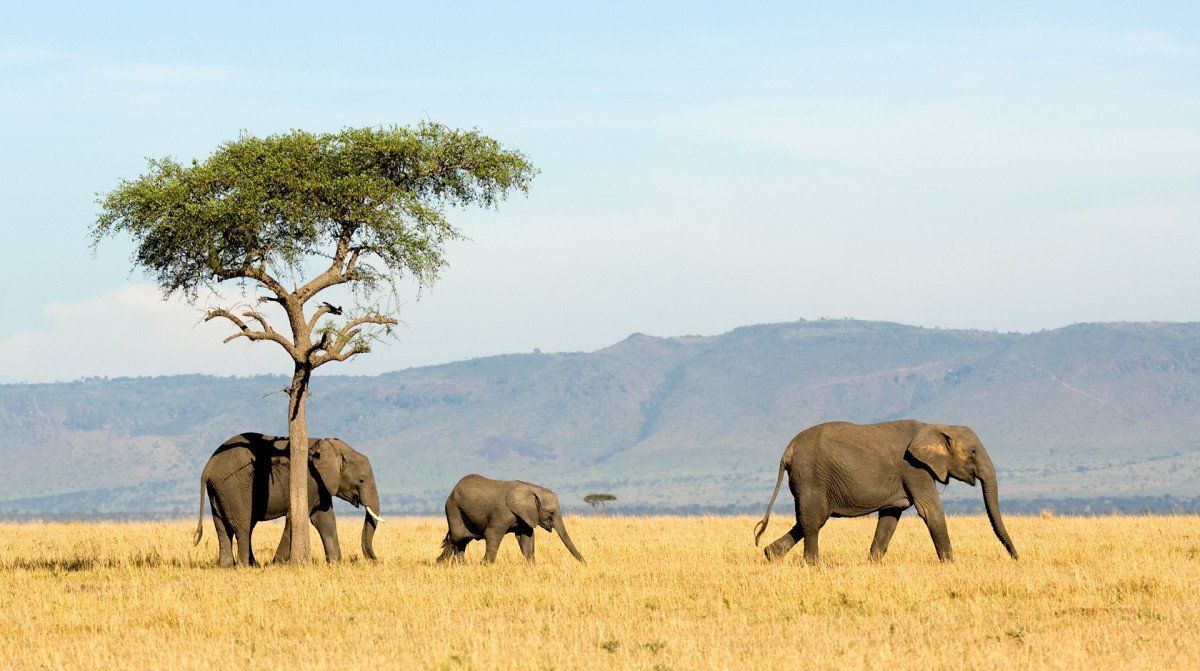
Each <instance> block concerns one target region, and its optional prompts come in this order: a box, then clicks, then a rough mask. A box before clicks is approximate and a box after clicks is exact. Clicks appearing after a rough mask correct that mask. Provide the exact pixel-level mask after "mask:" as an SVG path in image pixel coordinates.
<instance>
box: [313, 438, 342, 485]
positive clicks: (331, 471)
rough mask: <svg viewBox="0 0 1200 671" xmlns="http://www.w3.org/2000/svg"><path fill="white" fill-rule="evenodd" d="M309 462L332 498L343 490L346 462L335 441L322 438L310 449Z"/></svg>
mask: <svg viewBox="0 0 1200 671" xmlns="http://www.w3.org/2000/svg"><path fill="white" fill-rule="evenodd" d="M308 460H309V463H311V464H312V467H313V470H315V471H316V472H317V479H318V480H319V481H320V482H321V486H322V487H324V488H325V491H327V492H329V495H330V496H334V495H336V494H337V493H338V489H340V488H341V484H342V464H343V462H344V461H345V459H344V458H343V456H342V453H341V451H340V450H338V449H337V446H336V445H335V444H334V443H333V441H330V440H327V439H325V438H322V439H320V440H318V441H317V443H316V444H315V445H313V446H312V447H310V448H308Z"/></svg>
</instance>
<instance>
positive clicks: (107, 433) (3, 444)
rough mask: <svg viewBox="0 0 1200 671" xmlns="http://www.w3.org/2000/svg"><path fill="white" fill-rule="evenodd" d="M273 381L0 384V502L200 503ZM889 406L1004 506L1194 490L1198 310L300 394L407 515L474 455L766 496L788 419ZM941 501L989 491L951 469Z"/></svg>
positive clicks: (644, 498) (690, 340)
mask: <svg viewBox="0 0 1200 671" xmlns="http://www.w3.org/2000/svg"><path fill="white" fill-rule="evenodd" d="M284 384H285V379H284V378H283V377H278V378H276V377H266V376H264V377H250V378H216V377H209V376H200V375H188V376H172V377H156V378H120V379H88V380H82V381H78V382H72V383H65V384H17V385H3V386H0V437H2V438H3V440H0V463H2V464H4V468H2V469H0V513H6V514H10V515H12V514H45V515H57V514H64V515H84V514H101V515H121V514H131V515H142V514H162V515H175V514H189V515H190V514H194V513H195V505H196V496H197V493H198V484H197V483H198V476H199V472H200V469H201V467H202V465H203V463H204V461H205V460H206V459H207V457H208V456H209V454H211V452H212V450H213V449H214V448H215V447H216V446H217V445H218V444H219V443H220V442H221V441H222V440H224V439H225V438H226V437H228V436H229V435H231V434H233V433H236V432H239V431H246V430H257V431H264V432H274V433H284V432H285V423H284V422H283V414H284V413H283V406H284V404H285V399H284V396H283V395H282V394H278V393H276V394H270V392H273V391H276V390H278V389H280V388H281V387H282V386H284ZM264 394H268V395H266V396H264ZM901 417H914V418H919V419H926V420H929V421H940V422H948V423H958V424H968V425H971V426H972V427H974V428H975V429H976V431H977V432H978V433H979V435H980V436H981V437H982V438H983V440H984V443H985V444H986V445H987V446H988V447H989V450H990V451H991V453H992V456H993V458H994V460H995V461H996V464H997V466H998V468H999V469H1000V476H1001V479H1000V487H1001V488H1000V493H1001V500H1002V502H1003V503H1008V502H1012V504H1013V505H1020V502H1021V501H1026V502H1028V501H1044V500H1063V499H1070V498H1076V499H1088V500H1094V499H1100V498H1106V499H1127V500H1130V501H1134V500H1150V499H1152V498H1153V499H1154V500H1159V501H1168V502H1169V501H1173V500H1178V498H1179V497H1193V496H1195V495H1196V494H1198V493H1200V324H1174V323H1112V324H1080V325H1076V326H1070V327H1066V328H1061V329H1056V330H1052V331H1042V332H1038V333H1033V334H1014V333H996V332H984V331H963V330H947V329H927V328H918V327H913V326H904V325H901V324H893V323H883V322H864V321H854V320H821V321H801V322H796V323H786V324H766V325H758V326H747V327H743V328H738V329H735V330H733V331H730V332H728V333H725V334H722V335H718V336H710V337H700V336H685V337H675V338H659V337H652V336H647V335H642V334H634V335H632V336H630V337H628V338H626V339H625V340H623V341H621V342H619V343H617V344H615V345H612V346H611V347H608V348H605V349H602V350H599V351H597V352H591V353H570V354H541V353H534V354H513V355H506V356H496V357H487V358H482V359H473V360H470V361H463V362H459V363H452V364H446V365H440V366H430V367H425V368H415V369H410V370H404V371H399V372H394V373H387V374H384V375H378V376H373V377H350V376H322V377H318V378H317V379H316V380H315V381H314V384H313V397H312V402H311V406H310V411H309V418H310V431H311V433H312V435H318V436H320V435H336V436H339V437H341V438H343V439H345V440H347V441H349V442H350V443H351V444H352V445H355V446H356V447H357V448H358V449H360V450H361V451H363V452H365V453H366V454H368V455H369V456H370V457H371V459H372V461H373V463H374V464H375V468H376V472H377V475H378V478H379V482H380V487H381V490H382V491H383V493H384V507H385V509H387V510H389V511H407V512H430V511H436V510H438V509H439V508H440V505H441V502H442V500H443V497H444V496H445V494H446V492H448V491H449V489H450V487H451V486H453V484H454V482H455V481H456V480H457V479H458V478H459V477H460V476H461V475H463V474H465V473H469V472H482V473H486V474H490V475H493V476H496V477H505V478H508V477H521V478H523V479H528V480H534V481H538V482H542V483H544V484H546V485H548V486H551V487H552V488H555V489H557V490H558V491H559V492H560V494H562V495H563V498H564V500H565V502H566V503H567V504H568V505H574V506H576V507H578V508H582V507H584V506H583V504H582V500H581V499H582V497H583V496H584V495H585V494H587V493H591V492H597V491H603V492H612V493H614V494H616V495H617V497H618V500H617V502H616V503H615V504H613V505H612V510H614V511H621V510H627V511H650V510H689V511H702V510H712V511H732V510H755V511H757V510H758V509H759V508H761V506H763V505H765V503H766V499H767V497H768V496H769V494H770V489H771V486H772V484H773V483H774V474H775V468H776V464H777V463H778V459H779V456H780V454H781V453H782V451H783V448H784V446H785V445H786V444H787V442H788V440H789V439H791V437H792V436H793V435H795V434H796V433H797V432H798V431H800V430H801V429H803V428H805V427H807V426H810V425H812V424H816V423H819V422H823V421H828V420H834V419H844V420H851V421H856V422H875V421H883V420H889V419H895V418H901ZM946 495H947V497H950V498H954V497H958V498H964V499H970V500H975V499H978V496H979V495H978V492H977V490H973V489H971V488H969V487H967V486H965V485H962V484H957V485H951V487H950V489H949V490H948V491H947V494H946ZM1155 497H1157V498H1155ZM1164 497H1165V498H1164ZM789 500H790V497H789ZM790 505H791V504H790V502H785V503H784V504H783V506H782V507H783V508H787V507H789V506H790ZM961 505H967V504H965V503H964V504H961Z"/></svg>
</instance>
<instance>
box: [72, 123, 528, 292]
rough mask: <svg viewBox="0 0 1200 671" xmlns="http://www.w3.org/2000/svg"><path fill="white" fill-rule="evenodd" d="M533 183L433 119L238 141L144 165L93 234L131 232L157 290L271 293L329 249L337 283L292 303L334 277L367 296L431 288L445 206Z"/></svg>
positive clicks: (519, 162)
mask: <svg viewBox="0 0 1200 671" xmlns="http://www.w3.org/2000/svg"><path fill="white" fill-rule="evenodd" d="M535 174H536V171H535V170H534V168H533V166H532V165H531V164H530V162H529V161H528V159H526V157H525V156H524V155H522V154H521V153H520V152H517V151H513V150H507V149H504V148H503V147H501V146H500V144H499V143H498V142H497V141H496V140H494V139H492V138H490V137H487V136H485V135H482V134H480V133H479V132H478V131H475V130H470V131H463V130H454V129H449V128H447V127H445V126H442V125H439V124H434V123H422V124H420V125H418V126H416V127H415V128H406V127H400V126H390V127H386V128H354V129H346V130H342V131H340V132H337V133H310V132H306V131H300V130H294V131H291V132H289V133H285V134H281V135H271V136H268V137H265V138H258V137H254V136H251V135H245V134H243V135H242V136H240V137H238V138H237V139H236V140H233V141H231V142H227V143H225V144H223V145H221V146H220V147H219V148H218V149H217V151H216V152H214V153H213V154H212V155H211V156H210V157H208V158H207V159H205V160H203V161H200V160H192V161H191V163H190V164H186V165H185V164H183V163H180V162H179V161H177V160H175V159H172V158H162V159H156V160H150V161H149V171H148V172H147V173H146V174H144V175H142V176H140V177H138V178H137V179H134V180H127V181H122V182H121V183H120V185H119V186H118V187H117V188H116V189H114V190H113V191H112V192H110V193H109V194H108V195H107V196H105V197H104V198H103V199H102V200H101V206H102V210H101V213H100V215H99V217H98V218H97V220H96V223H95V225H94V227H93V228H92V238H93V241H94V242H98V241H99V240H100V239H102V238H104V237H106V236H109V235H112V234H117V233H125V234H128V235H130V236H132V237H133V239H134V241H135V242H136V243H137V249H136V252H135V255H134V262H135V264H136V265H137V266H139V267H141V268H143V269H145V270H146V271H147V272H148V273H150V274H152V275H153V276H154V277H155V279H156V280H157V282H158V284H159V286H160V287H162V289H163V290H164V292H166V293H167V294H168V295H170V294H174V293H177V292H178V293H183V294H185V295H187V296H188V297H189V298H194V297H195V296H196V292H197V290H198V289H200V288H203V287H212V286H214V285H216V284H218V283H220V282H223V281H226V280H230V279H238V278H241V279H249V280H255V281H258V282H260V283H262V284H263V285H264V286H265V287H266V288H267V289H269V290H272V291H274V292H275V293H276V294H279V293H282V292H281V291H279V289H282V286H281V285H279V282H278V281H277V279H278V277H279V276H280V275H281V274H283V273H288V272H291V273H300V272H302V271H303V264H304V262H305V261H306V260H308V259H310V258H311V257H327V258H332V257H336V255H337V254H339V253H340V254H343V255H345V256H346V257H347V258H343V259H342V260H343V261H346V260H348V259H354V260H355V263H354V265H353V266H352V267H351V268H350V270H349V272H348V273H347V274H346V276H345V277H337V276H335V275H333V274H330V275H329V276H320V277H317V278H313V279H312V280H310V282H309V284H308V285H306V287H305V288H304V290H303V291H301V292H299V294H298V295H299V296H300V297H305V296H309V295H311V294H315V293H316V292H317V291H320V289H321V288H324V287H325V286H327V285H328V284H329V282H330V281H334V280H339V279H340V280H343V281H345V282H350V281H356V282H360V283H361V285H360V287H361V288H362V289H364V290H366V291H367V292H373V291H375V290H378V289H380V288H383V287H385V286H393V282H394V281H395V280H396V279H399V278H400V277H401V276H403V275H405V274H407V275H409V276H411V277H413V278H414V279H416V280H417V281H418V282H420V283H422V284H428V283H430V282H432V281H433V280H434V279H436V277H437V274H438V271H440V270H441V269H442V268H443V267H444V266H445V259H444V257H443V244H444V243H445V242H446V241H447V240H450V239H454V238H457V237H459V236H460V233H459V231H458V229H456V228H455V227H454V226H453V225H452V224H451V223H450V222H449V220H448V219H447V218H446V208H447V207H454V206H466V205H477V206H483V207H492V206H494V205H495V204H497V203H498V202H499V201H501V200H503V199H504V197H505V196H507V195H508V193H510V192H511V191H513V190H517V191H521V192H527V191H528V189H529V184H530V181H531V180H532V178H533V177H534V175H535Z"/></svg>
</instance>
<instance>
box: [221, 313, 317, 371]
mask: <svg viewBox="0 0 1200 671" xmlns="http://www.w3.org/2000/svg"><path fill="white" fill-rule="evenodd" d="M245 316H247V317H249V318H251V319H254V320H255V321H257V322H258V323H259V324H262V326H263V329H264V330H262V331H255V330H253V329H251V328H250V327H249V326H247V325H246V322H245V321H243V320H242V319H241V318H240V317H238V316H237V315H235V314H233V313H232V312H230V311H229V310H224V309H217V310H209V311H208V312H207V313H206V314H205V315H204V321H206V322H207V321H211V320H213V319H217V318H218V317H224V318H225V319H228V320H229V321H231V322H233V325H234V326H236V327H238V332H237V333H234V334H233V335H231V336H229V337H228V338H225V340H224V342H230V341H232V340H236V339H238V338H247V339H249V340H270V341H271V342H274V343H278V344H279V345H280V346H281V347H283V349H285V350H286V351H287V353H288V354H290V355H291V357H292V359H294V360H296V361H300V357H299V356H298V352H297V351H296V348H295V346H294V345H292V343H291V341H289V340H288V339H287V338H285V337H283V336H282V335H280V334H279V333H277V332H276V331H275V330H274V329H272V328H271V327H270V326H269V325H268V324H267V322H266V320H265V319H264V318H263V316H262V315H260V314H259V313H257V312H254V311H247V312H246V313H245Z"/></svg>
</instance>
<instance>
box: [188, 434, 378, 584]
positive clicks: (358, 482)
mask: <svg viewBox="0 0 1200 671" xmlns="http://www.w3.org/2000/svg"><path fill="white" fill-rule="evenodd" d="M308 460H309V461H308V503H309V520H310V521H311V522H312V524H313V526H314V527H316V528H317V533H318V534H320V536H321V544H322V545H324V547H325V560H326V561H328V562H335V561H339V560H340V559H341V556H342V552H341V548H340V546H339V544H338V535H337V520H336V519H335V518H334V514H333V497H335V496H336V497H338V498H340V499H342V500H343V501H348V502H349V503H350V504H351V505H353V506H354V507H356V508H357V507H358V506H360V505H361V506H363V507H364V508H366V517H365V518H364V520H363V530H362V552H363V556H365V557H366V558H368V559H375V550H374V548H373V546H372V541H373V539H374V537H375V528H376V524H377V523H379V522H382V521H383V520H381V519H380V518H379V514H378V512H377V511H378V510H379V490H378V489H376V487H375V473H374V472H373V471H372V470H371V462H370V461H368V460H367V458H366V457H365V456H364V455H362V454H361V453H359V452H357V451H355V450H354V449H353V448H352V447H350V446H349V445H347V444H346V443H344V442H342V441H341V440H338V439H337V438H321V439H316V438H310V439H309V441H308ZM288 464H289V460H288V439H287V437H286V436H284V437H281V438H277V437H275V436H264V435H263V434H261V433H239V434H238V435H236V436H233V437H232V438H230V439H229V440H226V441H225V442H224V443H222V444H221V446H220V447H218V448H217V450H216V452H213V455H212V456H211V457H209V459H208V463H207V464H206V465H205V466H204V471H203V472H202V473H201V475H200V519H199V521H198V522H197V523H196V534H195V536H194V538H193V545H195V544H198V543H199V542H200V538H201V536H202V535H203V534H204V493H205V492H206V491H207V492H208V498H209V501H210V504H211V507H212V517H213V526H214V527H215V528H216V531H217V542H218V545H219V547H220V557H219V559H218V561H219V563H220V565H221V566H233V565H234V563H235V561H234V555H233V540H234V539H236V540H237V563H240V564H242V565H244V566H252V565H254V563H255V560H254V551H253V550H252V549H251V547H250V536H251V534H252V533H253V531H254V525H256V524H257V523H259V522H261V521H263V520H273V519H277V518H279V517H283V516H284V515H286V514H287V508H288V494H289V490H290V488H289V486H288V482H289V472H288ZM291 535H292V529H291V521H288V523H287V524H285V525H284V529H283V538H281V539H280V541H279V547H278V549H277V550H276V551H275V561H277V562H279V561H286V560H287V559H288V557H289V554H290V553H289V550H290V549H291Z"/></svg>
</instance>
